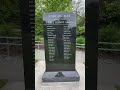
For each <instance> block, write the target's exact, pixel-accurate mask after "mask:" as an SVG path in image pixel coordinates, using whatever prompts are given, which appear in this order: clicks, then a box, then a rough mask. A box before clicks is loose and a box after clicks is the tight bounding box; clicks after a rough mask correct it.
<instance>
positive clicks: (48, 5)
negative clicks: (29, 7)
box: [35, 0, 85, 44]
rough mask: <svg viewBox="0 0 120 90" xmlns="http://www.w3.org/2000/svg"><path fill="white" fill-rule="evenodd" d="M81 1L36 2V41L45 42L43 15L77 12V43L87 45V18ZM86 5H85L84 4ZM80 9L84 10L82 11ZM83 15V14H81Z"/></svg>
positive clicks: (48, 0) (42, 0)
mask: <svg viewBox="0 0 120 90" xmlns="http://www.w3.org/2000/svg"><path fill="white" fill-rule="evenodd" d="M81 3H83V1H81V0H78V1H76V0H73V1H72V0H35V8H36V9H35V40H37V41H40V40H43V39H41V38H43V24H42V17H43V14H45V13H48V12H75V13H76V15H77V18H76V19H77V31H76V36H77V38H76V42H77V43H80V44H84V43H85V16H84V9H85V8H84V5H83V6H82V8H81ZM83 4H85V3H83ZM80 9H82V10H81V11H80ZM81 13H82V14H81Z"/></svg>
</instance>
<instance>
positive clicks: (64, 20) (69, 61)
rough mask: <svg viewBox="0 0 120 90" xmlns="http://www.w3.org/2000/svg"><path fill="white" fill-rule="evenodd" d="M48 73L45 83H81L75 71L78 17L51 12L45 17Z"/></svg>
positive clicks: (71, 14) (45, 74)
mask: <svg viewBox="0 0 120 90" xmlns="http://www.w3.org/2000/svg"><path fill="white" fill-rule="evenodd" d="M43 29H44V44H45V61H46V71H45V73H44V75H43V78H42V81H43V82H70V81H79V79H80V77H79V75H78V73H77V71H76V70H75V52H76V15H75V14H74V13H68V12H51V13H47V14H44V15H43Z"/></svg>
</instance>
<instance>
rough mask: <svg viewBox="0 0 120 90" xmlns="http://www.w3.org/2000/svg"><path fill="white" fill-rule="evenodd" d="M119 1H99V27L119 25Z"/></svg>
mask: <svg viewBox="0 0 120 90" xmlns="http://www.w3.org/2000/svg"><path fill="white" fill-rule="evenodd" d="M119 17H120V1H119V0H111V1H110V0H104V1H101V7H100V17H99V20H100V25H104V24H111V23H114V24H115V23H116V24H119V23H120V18H119Z"/></svg>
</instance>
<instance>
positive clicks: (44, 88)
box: [35, 49, 85, 90]
mask: <svg viewBox="0 0 120 90" xmlns="http://www.w3.org/2000/svg"><path fill="white" fill-rule="evenodd" d="M44 57H45V54H44V49H41V50H36V53H35V58H36V60H38V62H37V63H36V65H35V90H85V65H84V62H85V52H84V51H80V50H77V51H76V70H77V71H78V73H79V75H80V81H79V82H52V83H51V82H50V83H42V76H43V73H44V71H45V58H44Z"/></svg>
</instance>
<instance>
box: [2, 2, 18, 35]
mask: <svg viewBox="0 0 120 90" xmlns="http://www.w3.org/2000/svg"><path fill="white" fill-rule="evenodd" d="M0 17H1V18H0V36H14V35H15V33H14V32H13V30H12V29H18V28H20V0H0Z"/></svg>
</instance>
